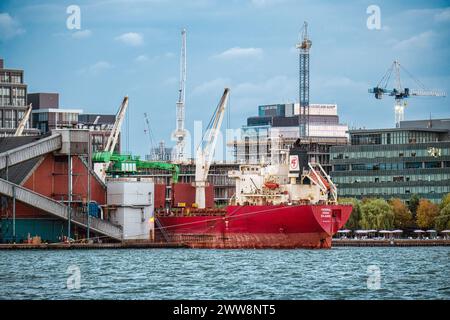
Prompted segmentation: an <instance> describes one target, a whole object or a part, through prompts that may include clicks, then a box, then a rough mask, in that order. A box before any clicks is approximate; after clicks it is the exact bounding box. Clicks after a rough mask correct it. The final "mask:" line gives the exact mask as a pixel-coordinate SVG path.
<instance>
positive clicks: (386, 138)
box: [350, 130, 439, 145]
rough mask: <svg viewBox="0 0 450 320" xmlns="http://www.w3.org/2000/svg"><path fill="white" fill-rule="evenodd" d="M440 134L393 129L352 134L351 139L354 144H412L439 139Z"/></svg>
mask: <svg viewBox="0 0 450 320" xmlns="http://www.w3.org/2000/svg"><path fill="white" fill-rule="evenodd" d="M438 139H439V136H438V134H437V133H434V132H422V131H410V130H405V131H393V132H383V133H365V134H352V135H351V137H350V141H351V144H352V145H372V144H410V143H424V142H432V141H437V140H438Z"/></svg>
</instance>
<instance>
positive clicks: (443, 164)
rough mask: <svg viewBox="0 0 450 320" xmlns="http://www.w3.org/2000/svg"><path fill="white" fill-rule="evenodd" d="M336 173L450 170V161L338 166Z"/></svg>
mask: <svg viewBox="0 0 450 320" xmlns="http://www.w3.org/2000/svg"><path fill="white" fill-rule="evenodd" d="M333 168H334V169H333V170H334V171H349V170H350V169H351V170H352V171H354V170H363V171H377V170H383V171H384V170H404V169H438V168H450V161H425V162H393V163H354V164H351V165H350V164H336V165H334V167H333Z"/></svg>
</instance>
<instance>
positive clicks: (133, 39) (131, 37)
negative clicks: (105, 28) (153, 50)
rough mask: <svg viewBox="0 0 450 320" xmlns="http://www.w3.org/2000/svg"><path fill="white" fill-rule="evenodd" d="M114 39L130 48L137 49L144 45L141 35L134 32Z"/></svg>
mask: <svg viewBox="0 0 450 320" xmlns="http://www.w3.org/2000/svg"><path fill="white" fill-rule="evenodd" d="M115 39H116V40H117V41H120V42H122V43H124V44H126V45H129V46H132V47H138V46H141V45H143V44H144V38H143V37H142V35H141V34H139V33H136V32H128V33H124V34H122V35H120V36H118V37H116V38H115Z"/></svg>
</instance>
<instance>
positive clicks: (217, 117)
mask: <svg viewBox="0 0 450 320" xmlns="http://www.w3.org/2000/svg"><path fill="white" fill-rule="evenodd" d="M229 95H230V89H228V88H225V90H224V92H223V95H222V98H221V99H220V102H219V105H218V106H217V108H216V111H215V112H214V115H213V117H212V119H211V121H210V124H209V128H207V131H206V133H205V135H204V138H203V141H202V142H201V143H200V144H199V146H198V148H197V152H196V165H195V202H196V204H197V206H198V208H201V209H203V208H205V207H206V197H205V188H206V185H207V179H208V172H209V168H210V166H211V162H212V159H213V156H214V150H215V148H216V144H217V138H218V135H219V132H220V128H221V126H222V122H223V117H224V115H225V109H226V106H227V103H228V97H229Z"/></svg>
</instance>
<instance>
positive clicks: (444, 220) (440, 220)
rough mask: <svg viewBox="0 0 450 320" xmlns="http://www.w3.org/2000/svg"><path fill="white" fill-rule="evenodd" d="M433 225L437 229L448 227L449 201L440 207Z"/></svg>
mask: <svg viewBox="0 0 450 320" xmlns="http://www.w3.org/2000/svg"><path fill="white" fill-rule="evenodd" d="M434 226H435V228H436V229H437V230H439V231H442V230H448V229H450V203H449V204H447V205H446V206H445V207H444V208H442V209H441V211H440V213H439V216H437V217H436V221H435V224H434Z"/></svg>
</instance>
